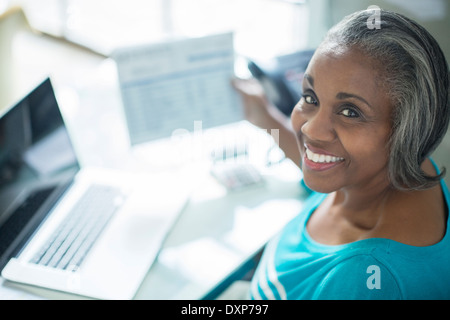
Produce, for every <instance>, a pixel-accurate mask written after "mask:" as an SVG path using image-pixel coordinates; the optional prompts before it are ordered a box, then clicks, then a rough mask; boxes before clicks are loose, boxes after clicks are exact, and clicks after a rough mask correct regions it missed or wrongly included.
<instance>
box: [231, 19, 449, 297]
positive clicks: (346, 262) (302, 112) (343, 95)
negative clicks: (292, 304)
mask: <svg viewBox="0 0 450 320" xmlns="http://www.w3.org/2000/svg"><path fill="white" fill-rule="evenodd" d="M370 15H371V12H369V11H361V12H356V13H354V14H352V15H350V16H348V17H346V18H344V20H343V21H341V22H340V23H339V24H337V25H336V26H335V27H333V28H332V29H331V30H330V31H329V32H328V34H327V36H326V38H325V40H324V41H323V42H322V44H321V45H320V46H319V48H318V49H317V50H316V52H315V54H314V56H313V58H312V60H311V61H310V64H309V66H308V68H307V70H306V72H305V76H304V80H303V82H302V89H303V96H302V98H301V100H300V101H299V102H298V104H297V105H296V106H295V108H294V110H293V112H292V116H291V123H292V127H291V126H290V125H288V124H287V123H286V122H285V119H283V118H282V116H281V115H280V113H279V112H278V111H277V110H276V109H275V108H274V107H273V106H271V105H270V104H269V103H268V102H267V100H266V99H265V98H264V95H263V94H262V91H261V89H260V87H258V86H255V84H254V83H252V82H248V81H242V80H236V81H235V82H234V86H235V88H236V89H237V90H238V92H240V93H241V95H242V97H243V100H244V105H245V107H246V111H247V115H248V119H249V120H250V121H252V122H254V123H255V124H257V125H260V126H262V127H265V128H267V129H269V128H279V129H280V130H281V131H280V146H281V148H282V149H284V150H285V153H286V155H287V156H288V157H290V158H291V159H293V160H294V161H295V162H296V163H298V164H299V165H300V167H301V169H302V172H303V179H304V183H305V184H306V185H307V186H308V187H309V189H311V190H312V193H311V196H310V197H309V198H308V200H307V202H306V203H305V208H304V211H303V212H302V213H301V214H299V215H298V216H297V217H296V218H295V219H294V220H293V221H291V222H290V223H289V224H288V225H287V226H286V228H285V229H284V230H283V232H282V233H281V234H280V235H279V236H278V237H276V238H275V239H273V241H271V242H270V243H269V244H268V245H267V247H266V249H265V252H264V255H263V257H262V259H261V261H260V264H259V266H258V269H257V270H256V272H255V276H254V278H253V280H252V285H251V297H252V298H256V299H259V298H262V299H272V298H275V299H448V298H450V273H449V272H448V266H450V235H449V234H448V233H447V232H446V231H447V229H448V212H449V202H450V194H449V192H448V190H447V187H446V186H445V183H444V182H443V180H442V177H443V174H444V173H445V172H444V171H442V172H439V170H438V168H437V167H436V166H435V164H434V163H433V162H432V160H431V159H430V158H429V156H430V154H431V153H432V151H434V150H435V148H436V147H437V145H438V144H439V143H440V142H441V140H442V138H443V136H444V135H445V133H446V131H447V127H448V122H449V118H450V101H449V71H448V65H447V62H446V60H445V57H444V55H443V53H442V51H441V49H440V48H439V46H438V44H437V43H436V41H435V40H434V39H433V38H432V36H431V35H430V34H429V33H428V32H427V31H426V30H424V29H423V28H422V27H421V26H419V25H418V24H417V23H415V22H413V21H411V20H410V19H408V18H406V17H404V16H402V15H400V14H396V13H392V12H387V11H381V25H380V28H379V29H369V28H368V27H367V21H368V19H369V18H370ZM255 114H256V116H255ZM294 141H295V142H296V144H297V148H294V147H293V145H294Z"/></svg>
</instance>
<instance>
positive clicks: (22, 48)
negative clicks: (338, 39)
mask: <svg viewBox="0 0 450 320" xmlns="http://www.w3.org/2000/svg"><path fill="white" fill-rule="evenodd" d="M370 5H377V6H379V7H381V8H384V9H390V10H393V11H397V12H400V13H403V14H405V15H407V16H409V17H411V18H413V19H415V20H417V21H418V22H419V23H421V24H422V25H423V26H424V27H425V28H427V29H428V30H429V31H430V32H431V34H433V35H434V37H435V38H436V39H437V41H438V42H439V43H440V45H441V47H442V49H443V50H444V52H445V55H446V57H447V59H448V60H449V61H450V37H449V36H448V32H449V30H450V17H449V10H450V0H382V1H378V0H371V1H368V0H39V1H36V0H0V13H1V17H0V41H1V46H0V70H1V72H0V77H1V78H0V110H1V109H2V108H4V107H5V106H8V105H9V104H11V103H12V102H13V101H15V100H16V99H18V98H19V97H20V96H21V95H22V94H23V93H24V92H26V91H27V90H28V89H29V88H30V87H31V86H33V85H35V84H36V82H37V81H38V80H37V79H41V78H42V77H43V76H44V75H50V76H51V77H52V79H53V80H54V83H55V84H56V86H57V87H62V86H66V85H67V86H69V85H76V84H78V85H79V84H80V83H83V82H88V78H89V74H90V72H91V71H92V70H94V69H95V68H98V67H99V66H100V65H101V64H102V63H103V62H104V60H105V59H107V58H108V56H109V55H110V53H111V52H112V51H113V50H114V49H115V48H117V47H122V46H128V45H135V44H143V43H150V42H158V41H161V40H164V39H168V38H172V37H185V36H188V37H194V36H201V35H207V34H212V33H217V32H221V31H230V30H231V31H233V32H234V34H235V44H234V45H235V49H236V52H237V54H238V55H241V56H245V57H250V58H254V59H259V60H263V59H269V58H271V57H274V56H277V55H282V54H287V53H291V52H296V51H298V50H305V49H314V48H315V47H316V46H317V45H318V44H319V43H320V41H321V40H322V38H323V36H324V34H325V32H326V31H327V30H328V29H329V28H330V27H331V26H332V25H334V24H335V23H336V22H338V21H339V20H340V19H341V18H342V17H344V16H345V15H347V14H349V13H351V12H354V11H356V10H361V9H366V8H367V7H369V6H370ZM238 70H239V71H238V72H242V74H245V72H246V70H245V67H244V68H240V69H238ZM435 158H436V159H437V161H438V163H439V164H440V165H446V166H447V167H448V168H450V136H449V134H447V137H446V139H445V141H444V143H443V144H442V146H441V147H440V148H439V149H438V150H437V151H436V153H435ZM447 181H450V178H449V177H447Z"/></svg>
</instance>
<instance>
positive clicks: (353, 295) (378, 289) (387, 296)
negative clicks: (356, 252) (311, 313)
mask: <svg viewBox="0 0 450 320" xmlns="http://www.w3.org/2000/svg"><path fill="white" fill-rule="evenodd" d="M313 298H314V299H318V300H398V299H402V294H401V290H400V288H399V285H398V283H397V280H396V278H395V277H394V276H393V275H392V273H391V272H390V270H389V269H388V268H387V267H386V266H385V265H384V264H382V263H381V262H379V261H378V260H377V259H375V258H374V257H372V256H370V255H360V256H353V257H351V258H348V259H346V260H344V261H342V262H340V263H338V264H337V265H336V266H335V267H333V268H332V269H331V270H330V271H329V272H328V273H327V274H326V276H325V277H324V278H323V280H322V281H321V283H320V285H319V286H318V288H317V289H316V291H315V294H314V297H313Z"/></svg>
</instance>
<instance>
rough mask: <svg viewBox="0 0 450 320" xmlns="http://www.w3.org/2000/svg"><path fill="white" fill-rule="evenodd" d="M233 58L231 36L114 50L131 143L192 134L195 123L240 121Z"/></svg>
mask: <svg viewBox="0 0 450 320" xmlns="http://www.w3.org/2000/svg"><path fill="white" fill-rule="evenodd" d="M234 54H235V53H234V48H233V34H232V33H223V34H216V35H209V36H205V37H201V38H188V39H178V40H172V41H167V42H162V43H155V44H148V45H142V46H135V47H129V48H122V49H118V50H116V51H115V52H114V53H113V58H114V60H115V61H116V65H117V71H118V77H119V84H120V92H121V95H122V102H123V107H124V112H125V117H126V120H127V125H128V132H129V137H130V142H131V144H132V145H136V144H139V143H143V142H148V141H151V140H154V139H159V138H166V137H170V136H171V135H172V134H173V133H174V132H175V130H177V129H184V130H188V131H193V129H194V122H198V121H201V125H202V128H210V127H214V126H218V125H223V124H227V123H231V122H236V121H239V120H242V118H243V117H242V108H241V106H240V104H239V103H240V100H239V97H238V96H237V93H236V92H235V91H234V89H233V88H232V87H231V84H230V81H231V78H232V77H233V75H234V57H235V56H234Z"/></svg>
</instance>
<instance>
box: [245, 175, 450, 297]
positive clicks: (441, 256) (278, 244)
mask: <svg viewBox="0 0 450 320" xmlns="http://www.w3.org/2000/svg"><path fill="white" fill-rule="evenodd" d="M441 187H442V190H443V193H444V198H445V201H446V204H447V217H448V208H449V203H450V194H449V191H448V188H447V186H446V185H445V183H444V181H441ZM325 197H326V195H325V194H320V193H316V192H313V193H312V194H311V196H310V197H309V198H308V200H307V202H306V203H305V207H304V210H303V211H302V213H301V214H300V215H298V216H297V217H296V218H294V219H293V220H292V221H291V222H290V223H289V224H288V225H287V226H286V227H285V228H284V230H283V231H282V232H281V233H280V234H279V235H278V236H277V237H275V238H274V239H273V240H272V241H271V242H269V244H268V245H267V246H266V248H265V251H264V254H263V256H262V258H261V261H260V263H259V265H258V268H257V270H256V272H255V275H254V277H253V279H252V283H251V289H250V297H251V298H252V299H289V300H296V299H308V300H309V299H356V300H362V299H384V300H387V299H389V300H390V299H436V300H437V299H450V235H449V233H448V232H446V234H445V236H444V237H443V239H442V240H441V241H440V242H438V243H436V244H434V245H431V246H425V247H416V246H410V245H406V244H402V243H399V242H396V241H394V240H389V239H382V238H371V239H365V240H359V241H355V242H352V243H348V244H342V245H324V244H320V243H318V242H316V241H314V240H313V239H312V238H311V237H310V236H309V235H308V232H307V230H306V223H307V221H308V219H309V217H310V216H311V213H312V212H313V211H314V210H315V208H317V206H318V205H319V204H320V203H321V202H322V201H323V200H324V199H325ZM448 220H449V219H447V229H446V230H449V225H448V224H449V222H448Z"/></svg>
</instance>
